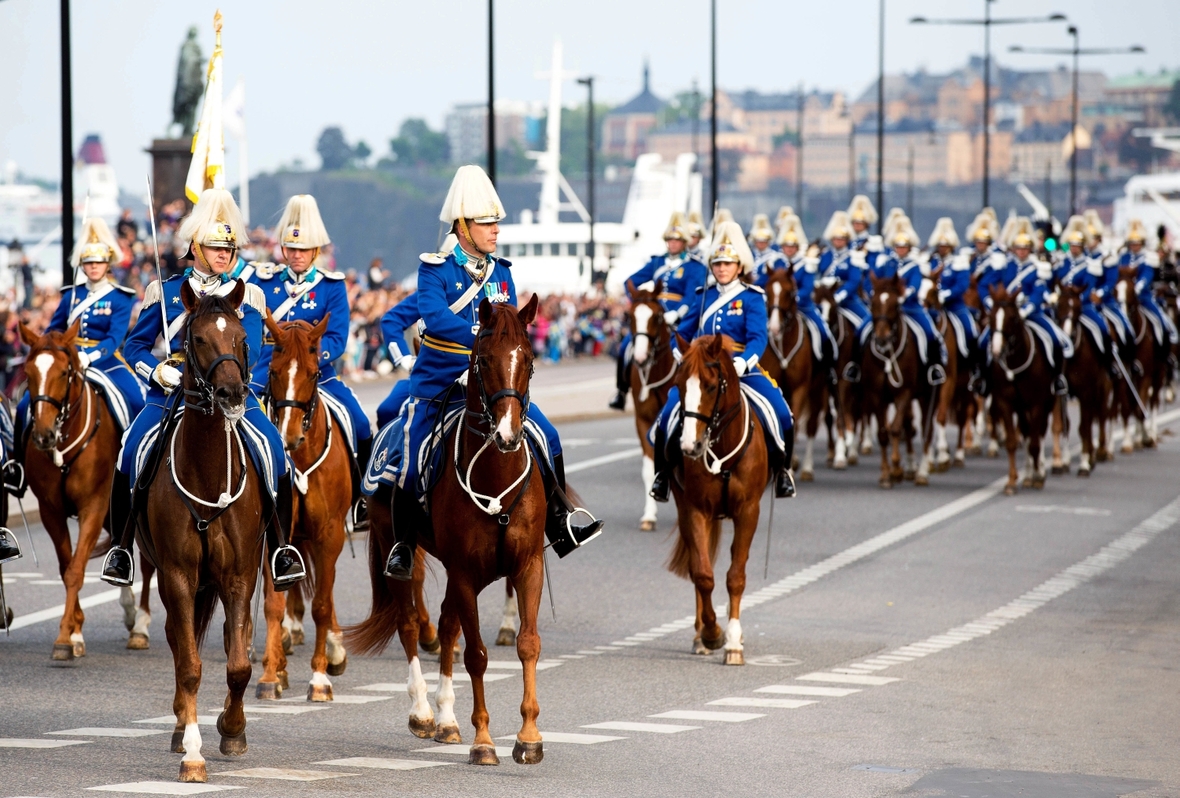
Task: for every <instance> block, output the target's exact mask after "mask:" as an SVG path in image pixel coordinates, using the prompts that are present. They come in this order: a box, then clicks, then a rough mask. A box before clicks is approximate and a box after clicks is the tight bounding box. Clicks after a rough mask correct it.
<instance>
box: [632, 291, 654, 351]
mask: <svg viewBox="0 0 1180 798" xmlns="http://www.w3.org/2000/svg"><path fill="white" fill-rule="evenodd" d="M650 321H651V308H649V307H648V306H647V305H636V306H635V329H634V330H633V332H636V333H647V332H649V329H648V326H649V322H650ZM633 340H634V341H635V348H634V349H633V350H631V359H632V360H634V361H635V362H636V363H638V364H639V365H641V366H642V365H643V364H644V363H646V362H647V354H648V353H647V350H648V343H649V341H648V338H647V337H646V336H643V335H640V336H634V337H633Z"/></svg>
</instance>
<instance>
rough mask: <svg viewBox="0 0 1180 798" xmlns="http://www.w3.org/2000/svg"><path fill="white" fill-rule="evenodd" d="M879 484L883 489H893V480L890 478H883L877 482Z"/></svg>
mask: <svg viewBox="0 0 1180 798" xmlns="http://www.w3.org/2000/svg"><path fill="white" fill-rule="evenodd" d="M877 484H878V485H880V486H881V487H882V488H885V489H886V490H889V489H890V488H892V487H893V480H892V479H890V478H889V477H888V476H883V477H881V478H880V479H878V480H877Z"/></svg>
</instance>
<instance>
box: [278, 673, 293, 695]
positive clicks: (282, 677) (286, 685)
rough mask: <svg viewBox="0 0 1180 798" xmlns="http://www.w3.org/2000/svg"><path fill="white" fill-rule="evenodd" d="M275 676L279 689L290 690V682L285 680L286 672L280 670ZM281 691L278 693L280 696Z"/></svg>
mask: <svg viewBox="0 0 1180 798" xmlns="http://www.w3.org/2000/svg"><path fill="white" fill-rule="evenodd" d="M275 675H276V676H278V677H279V687H280V688H282V690H290V689H291V681H290V680H289V679H288V678H287V671H286V670H281V671H279V672H278V673H276V674H275ZM282 690H280V691H279V692H280V694H281V693H282Z"/></svg>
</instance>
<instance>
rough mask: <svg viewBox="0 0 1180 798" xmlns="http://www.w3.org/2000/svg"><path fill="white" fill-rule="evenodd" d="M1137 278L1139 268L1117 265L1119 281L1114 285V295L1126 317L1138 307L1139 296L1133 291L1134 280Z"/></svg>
mask: <svg viewBox="0 0 1180 798" xmlns="http://www.w3.org/2000/svg"><path fill="white" fill-rule="evenodd" d="M1138 278H1139V270H1138V269H1136V268H1135V267H1134V266H1120V267H1119V281H1118V282H1117V283H1115V285H1114V296H1115V299H1117V300H1118V302H1119V304H1120V305H1122V306H1123V312H1124V313H1126V314H1127V316H1128V317H1129V316H1130V315H1131V312H1132V311H1133V310H1138V309H1139V296H1138V295H1137V294H1136V292H1135V281H1136V280H1137V279H1138Z"/></svg>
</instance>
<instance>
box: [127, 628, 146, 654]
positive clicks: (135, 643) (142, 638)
mask: <svg viewBox="0 0 1180 798" xmlns="http://www.w3.org/2000/svg"><path fill="white" fill-rule="evenodd" d="M150 647H151V646H150V644H149V643H148V636H147V635H145V634H140V633H139V632H132V633H131V637H129V638H127V648H129V649H131V650H132V651H147V650H148V649H149V648H150Z"/></svg>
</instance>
